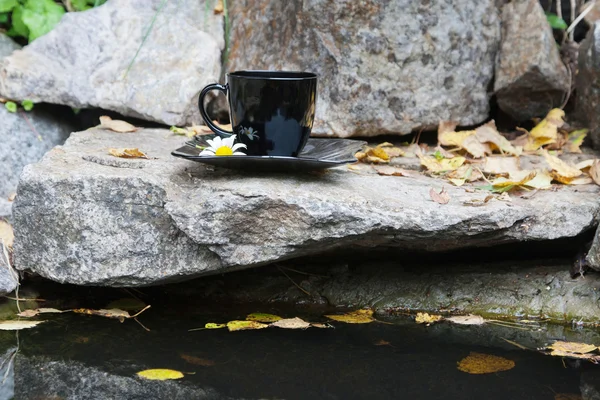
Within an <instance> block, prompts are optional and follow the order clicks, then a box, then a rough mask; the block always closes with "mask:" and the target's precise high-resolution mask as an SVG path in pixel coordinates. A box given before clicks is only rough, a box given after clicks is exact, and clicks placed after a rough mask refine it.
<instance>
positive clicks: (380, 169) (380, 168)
mask: <svg viewBox="0 0 600 400" xmlns="http://www.w3.org/2000/svg"><path fill="white" fill-rule="evenodd" d="M373 169H375V171H377V173H378V174H379V175H385V176H411V174H410V171H408V170H406V169H404V168H398V167H392V166H390V165H376V166H374V167H373Z"/></svg>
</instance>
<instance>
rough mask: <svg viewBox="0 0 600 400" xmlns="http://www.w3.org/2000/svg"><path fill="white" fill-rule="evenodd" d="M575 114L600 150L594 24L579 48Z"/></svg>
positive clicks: (599, 30)
mask: <svg viewBox="0 0 600 400" xmlns="http://www.w3.org/2000/svg"><path fill="white" fill-rule="evenodd" d="M576 87H577V112H578V114H579V117H580V118H581V119H582V122H584V124H585V126H587V127H588V128H590V137H591V139H592V142H593V143H594V147H596V148H600V115H598V110H599V109H600V24H596V25H595V26H594V27H593V28H592V29H590V31H589V32H588V34H587V37H586V38H585V40H584V41H583V42H581V46H580V47H579V73H578V74H577V86H576Z"/></svg>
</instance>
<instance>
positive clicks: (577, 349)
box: [548, 341, 598, 354]
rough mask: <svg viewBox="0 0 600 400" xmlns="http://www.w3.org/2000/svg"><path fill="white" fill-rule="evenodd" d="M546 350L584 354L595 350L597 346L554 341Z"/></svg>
mask: <svg viewBox="0 0 600 400" xmlns="http://www.w3.org/2000/svg"><path fill="white" fill-rule="evenodd" d="M548 348H549V349H550V350H553V351H563V352H568V353H579V354H584V353H589V352H591V351H594V350H596V349H597V348H598V346H595V345H593V344H587V343H577V342H563V341H556V342H554V343H552V344H551V345H550V346H548Z"/></svg>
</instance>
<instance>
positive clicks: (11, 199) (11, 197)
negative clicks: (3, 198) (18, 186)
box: [7, 192, 17, 202]
mask: <svg viewBox="0 0 600 400" xmlns="http://www.w3.org/2000/svg"><path fill="white" fill-rule="evenodd" d="M16 198H17V194H16V193H15V192H13V193H11V194H9V195H8V197H7V200H8V201H11V202H12V201H15V199H16Z"/></svg>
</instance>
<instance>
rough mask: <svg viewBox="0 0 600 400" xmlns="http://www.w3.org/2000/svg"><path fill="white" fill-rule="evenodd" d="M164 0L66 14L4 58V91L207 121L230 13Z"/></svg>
mask: <svg viewBox="0 0 600 400" xmlns="http://www.w3.org/2000/svg"><path fill="white" fill-rule="evenodd" d="M162 3H164V2H163V1H162V0H151V1H149V0H111V1H109V2H107V3H106V4H105V5H103V6H101V7H97V8H94V9H92V10H89V11H86V12H78V13H68V14H66V15H65V16H64V17H63V19H62V20H61V22H60V23H59V24H58V26H56V28H54V29H53V30H52V31H51V32H50V33H48V34H47V35H45V36H43V37H41V38H39V39H37V40H35V41H34V42H33V43H31V44H30V45H28V46H26V47H25V48H24V49H23V50H22V51H19V52H15V53H14V54H13V55H12V56H10V57H8V58H6V59H4V60H3V61H2V62H1V63H0V94H1V95H2V96H4V97H8V98H14V99H18V100H22V99H25V98H29V99H32V100H35V101H41V102H47V103H55V104H64V105H68V106H71V107H77V108H86V107H99V108H103V109H107V110H113V111H116V112H119V113H121V114H123V115H128V116H132V117H138V118H142V119H146V120H150V121H157V122H162V123H165V124H168V125H183V124H185V123H191V122H196V123H199V122H200V121H201V119H200V116H199V113H198V111H197V107H198V105H197V94H198V92H199V91H200V89H202V87H204V86H205V85H206V84H208V83H211V82H216V81H217V80H218V78H219V76H220V72H221V61H220V58H221V49H222V48H223V46H224V35H223V26H222V25H223V22H222V16H220V15H214V14H213V11H212V9H211V8H208V9H207V8H206V7H205V4H204V1H197V0H185V1H178V2H171V1H169V2H166V3H165V5H164V7H162V9H161V4H162ZM154 16H156V21H155V23H154V25H153V26H152V29H151V30H150V33H149V35H148V37H147V39H146V41H145V43H144V44H143V46H142V47H141V48H140V45H141V43H142V41H143V37H144V35H145V34H146V32H147V30H148V28H149V26H150V24H151V22H152V19H153V18H154ZM138 49H139V53H138V54H137V57H136V59H135V62H133V64H131V62H132V60H133V58H134V56H135V54H136V52H137V51H138ZM130 66H131V68H130V69H129V71H128V68H129V67H130Z"/></svg>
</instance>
